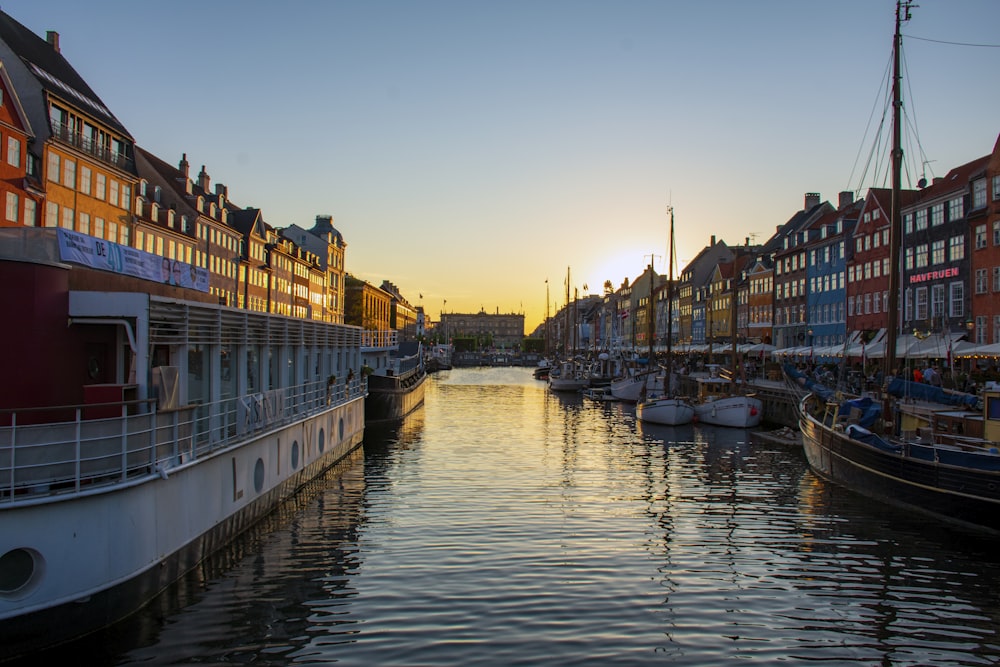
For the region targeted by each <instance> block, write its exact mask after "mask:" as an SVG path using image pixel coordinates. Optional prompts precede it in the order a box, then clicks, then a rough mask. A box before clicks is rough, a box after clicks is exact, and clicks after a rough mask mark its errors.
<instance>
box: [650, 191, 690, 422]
mask: <svg viewBox="0 0 1000 667" xmlns="http://www.w3.org/2000/svg"><path fill="white" fill-rule="evenodd" d="M668 254H669V257H670V259H669V261H668V265H667V266H668V268H667V298H666V304H667V363H666V366H665V367H664V369H663V394H662V395H659V396H657V395H655V393H652V392H649V391H648V390H647V387H646V385H645V384H643V386H642V390H641V396H640V400H639V402H638V403H637V404H636V406H635V416H636V419H638V420H639V421H644V422H652V423H654V424H664V425H666V426H681V425H683V424H690V423H691V422H692V421H694V416H695V413H694V407H693V406H692V405H691V404H690V403H689V402H688V401H686V400H685V399H683V398H680V397H678V396H676V395H675V394H674V392H673V387H672V380H673V377H672V376H673V368H674V355H673V345H672V342H673V313H672V309H673V297H674V275H673V274H674V208H673V206H671V207H670V247H669V249H668ZM654 303H655V299H653V277H652V271H650V279H649V317H647V318H646V320H647V321H648V322H649V332H648V338H649V357H650V359H652V358H653V340H654V338H655V336H654V334H655V329H654V324H653V322H654V317H653V315H654V312H653V304H654Z"/></svg>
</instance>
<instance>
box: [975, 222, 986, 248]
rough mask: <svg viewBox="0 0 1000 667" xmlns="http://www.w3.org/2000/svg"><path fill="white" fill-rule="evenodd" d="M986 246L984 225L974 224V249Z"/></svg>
mask: <svg viewBox="0 0 1000 667" xmlns="http://www.w3.org/2000/svg"><path fill="white" fill-rule="evenodd" d="M985 247H986V225H976V250H979V249H981V248H985Z"/></svg>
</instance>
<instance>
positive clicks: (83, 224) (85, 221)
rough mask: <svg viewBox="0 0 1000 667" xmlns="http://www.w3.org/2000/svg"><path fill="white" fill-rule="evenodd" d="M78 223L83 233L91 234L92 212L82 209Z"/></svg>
mask: <svg viewBox="0 0 1000 667" xmlns="http://www.w3.org/2000/svg"><path fill="white" fill-rule="evenodd" d="M77 223H79V225H80V233H81V234H90V214H89V213H84V212H83V211H80V216H79V218H78V219H77Z"/></svg>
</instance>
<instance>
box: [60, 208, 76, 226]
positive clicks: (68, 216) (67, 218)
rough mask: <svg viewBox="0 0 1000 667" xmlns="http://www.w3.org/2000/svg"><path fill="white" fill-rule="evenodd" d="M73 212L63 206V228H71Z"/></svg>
mask: <svg viewBox="0 0 1000 667" xmlns="http://www.w3.org/2000/svg"><path fill="white" fill-rule="evenodd" d="M73 213H74V211H73V209H71V208H69V207H66V206H63V210H62V225H61V227H62V228H63V229H73Z"/></svg>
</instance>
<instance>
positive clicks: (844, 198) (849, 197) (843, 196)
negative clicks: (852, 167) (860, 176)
mask: <svg viewBox="0 0 1000 667" xmlns="http://www.w3.org/2000/svg"><path fill="white" fill-rule="evenodd" d="M853 203H854V193H853V192H851V191H850V190H842V191H841V193H840V199H839V201H838V206H837V208H847V207H848V206H850V205H851V204H853Z"/></svg>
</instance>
